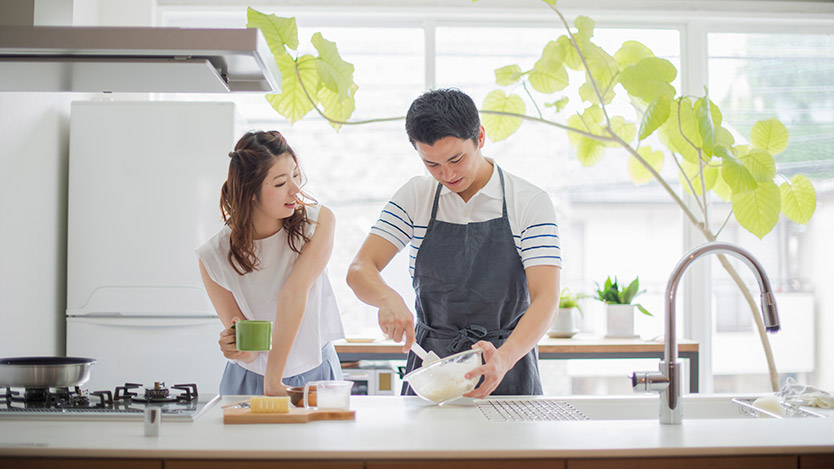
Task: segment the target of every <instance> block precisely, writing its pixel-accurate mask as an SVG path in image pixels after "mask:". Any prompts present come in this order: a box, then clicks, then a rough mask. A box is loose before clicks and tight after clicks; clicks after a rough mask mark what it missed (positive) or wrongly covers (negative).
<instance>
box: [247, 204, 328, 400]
mask: <svg viewBox="0 0 834 469" xmlns="http://www.w3.org/2000/svg"><path fill="white" fill-rule="evenodd" d="M335 227H336V221H335V217H334V216H333V212H331V211H330V209H328V208H327V207H324V206H322V207H321V208H320V209H319V217H318V221H317V224H316V231H315V232H314V233H313V236H312V237H311V238H310V240H309V241H307V243H306V244H305V245H304V247H303V248H301V253H300V254H299V255H298V259H297V260H296V261H295V265H293V267H292V270H291V271H290V275H289V277H288V278H287V281H286V283H284V287H283V288H281V292H280V293H279V294H278V307H277V311H276V312H275V327H273V329H272V350H271V351H270V352H269V358H268V360H267V364H266V376H265V379H264V394H266V395H268V396H284V395H286V394H287V392H286V389H285V388H284V384H283V383H282V381H281V378H282V377H283V375H284V369H285V368H286V366H287V358H288V357H289V354H290V349H291V348H292V345H293V343H294V342H295V338H296V335H297V334H298V329H299V328H300V327H301V319H302V318H303V317H304V311H305V309H306V308H307V295H308V294H309V292H310V288H311V287H312V286H313V283H315V281H316V279H318V278H319V276H320V275H321V274H322V272H324V268H325V267H326V266H327V262H328V261H329V260H330V254H331V253H332V252H333V238H334V232H335Z"/></svg>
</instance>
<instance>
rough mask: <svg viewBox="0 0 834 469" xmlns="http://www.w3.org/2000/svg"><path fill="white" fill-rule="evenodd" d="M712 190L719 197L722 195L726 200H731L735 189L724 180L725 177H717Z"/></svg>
mask: <svg viewBox="0 0 834 469" xmlns="http://www.w3.org/2000/svg"><path fill="white" fill-rule="evenodd" d="M712 191H713V192H714V193H715V195H717V196H718V197H721V199H723V200H724V201H725V202H729V201H730V200H731V199H732V198H733V190H732V189H730V186H729V185H727V183H726V182H724V178H722V177H718V178H715V184H714V185H713V186H712Z"/></svg>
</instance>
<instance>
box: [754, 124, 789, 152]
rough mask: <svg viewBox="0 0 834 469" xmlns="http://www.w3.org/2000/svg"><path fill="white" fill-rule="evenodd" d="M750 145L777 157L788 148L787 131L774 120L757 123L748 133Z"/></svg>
mask: <svg viewBox="0 0 834 469" xmlns="http://www.w3.org/2000/svg"><path fill="white" fill-rule="evenodd" d="M750 143H751V144H752V145H753V146H754V147H756V148H761V149H762V150H766V151H768V152H770V154H771V155H778V154H779V153H782V152H783V151H785V148H788V129H786V128H785V126H784V125H783V124H782V123H781V122H779V120H778V119H776V118H773V119H767V120H761V121H758V122H756V124H754V125H753V129H752V130H751V131H750Z"/></svg>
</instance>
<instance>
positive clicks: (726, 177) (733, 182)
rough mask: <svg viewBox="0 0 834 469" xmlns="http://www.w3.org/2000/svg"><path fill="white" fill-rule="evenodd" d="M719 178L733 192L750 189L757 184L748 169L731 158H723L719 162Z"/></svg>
mask: <svg viewBox="0 0 834 469" xmlns="http://www.w3.org/2000/svg"><path fill="white" fill-rule="evenodd" d="M721 180H723V181H724V182H725V183H726V184H727V187H729V189H730V191H732V193H733V194H739V193H742V192H747V191H751V190H753V189H755V188H756V187H758V186H759V184H758V183H756V179H755V178H754V177H753V175H752V174H750V171H749V170H748V169H747V168H746V167H745V166H744V165H742V164H740V163H738V162H736V161H735V160H734V159H731V158H728V159H725V160H724V162H723V163H722V164H721Z"/></svg>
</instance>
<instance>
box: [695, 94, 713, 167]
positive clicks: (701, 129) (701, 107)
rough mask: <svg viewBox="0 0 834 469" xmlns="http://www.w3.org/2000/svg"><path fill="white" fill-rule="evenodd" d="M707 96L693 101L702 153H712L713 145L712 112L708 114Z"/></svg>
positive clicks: (709, 154)
mask: <svg viewBox="0 0 834 469" xmlns="http://www.w3.org/2000/svg"><path fill="white" fill-rule="evenodd" d="M709 103H710V101H709V96H708V95H707V96H704V97H703V98H701V99H699V100H697V101H695V119H696V120H697V121H698V134H699V135H700V136H701V150H702V151H703V153H704V155H705V156H707V157H710V156H712V155H713V147H714V146H715V127H713V125H712V114H710V105H709Z"/></svg>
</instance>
